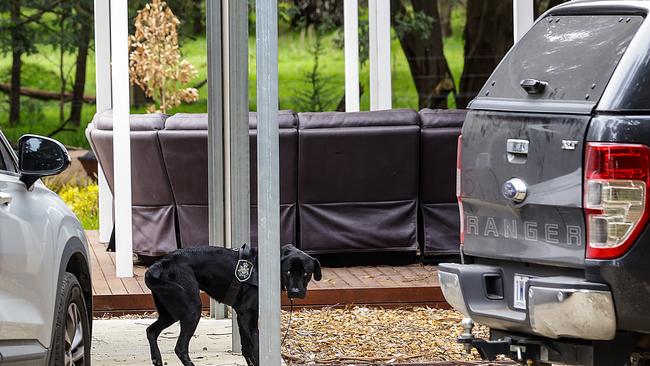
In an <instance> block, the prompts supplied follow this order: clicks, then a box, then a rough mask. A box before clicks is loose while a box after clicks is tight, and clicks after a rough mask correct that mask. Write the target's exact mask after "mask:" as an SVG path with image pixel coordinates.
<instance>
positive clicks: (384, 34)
mask: <svg viewBox="0 0 650 366" xmlns="http://www.w3.org/2000/svg"><path fill="white" fill-rule="evenodd" d="M390 1H391V0H368V28H369V29H368V37H369V45H368V46H369V48H370V50H369V56H370V60H369V61H370V110H371V111H376V110H383V109H391V108H392V82H391V70H390Z"/></svg>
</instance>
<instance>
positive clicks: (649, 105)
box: [439, 1, 650, 366]
mask: <svg viewBox="0 0 650 366" xmlns="http://www.w3.org/2000/svg"><path fill="white" fill-rule="evenodd" d="M649 12H650V2H647V1H571V2H568V3H565V4H563V5H560V6H558V7H555V8H553V9H551V10H549V11H548V12H547V13H545V14H543V15H542V16H541V17H540V18H539V19H538V20H537V21H536V23H535V24H534V25H533V27H532V28H531V29H530V30H529V31H528V32H527V34H526V35H525V36H524V37H523V38H522V39H521V40H520V41H519V42H518V43H517V44H516V45H515V46H514V47H513V48H512V49H511V50H510V51H509V52H508V54H507V55H506V56H505V57H504V59H503V60H502V62H501V63H500V64H499V66H498V67H497V68H496V70H495V71H494V72H493V74H492V75H491V77H490V78H489V80H488V81H487V83H486V84H485V86H484V87H483V89H482V90H481V91H480V94H479V95H478V96H477V97H476V98H475V99H474V100H473V101H472V103H471V104H470V107H469V108H470V112H469V113H468V115H467V118H466V120H465V124H464V126H463V130H462V136H461V137H460V139H459V147H458V173H457V174H458V179H457V195H458V202H459V205H460V208H461V218H462V220H461V223H462V224H461V253H462V264H452V263H446V264H441V265H440V266H439V276H440V284H441V287H442V290H443V293H444V295H445V297H446V299H447V301H448V302H449V304H451V305H452V306H453V307H454V308H455V309H456V310H458V311H460V312H462V313H464V314H465V315H467V317H468V319H465V320H464V321H463V326H464V327H465V332H464V333H463V334H462V335H461V336H460V338H459V341H460V342H462V343H464V344H465V345H466V347H467V349H471V348H473V347H474V348H476V349H477V350H478V351H479V353H480V354H481V355H482V356H483V357H485V358H489V359H493V358H494V357H495V356H496V355H498V354H505V355H506V356H508V357H510V358H512V359H514V360H516V361H518V362H521V363H523V364H527V365H534V364H535V365H537V364H540V365H545V364H555V363H561V364H575V365H607V366H612V365H613V366H616V365H628V364H645V362H647V360H645V358H644V357H647V355H648V354H646V352H648V351H650V229H648V218H649V216H650V194H649V193H650V192H648V189H649V185H650V147H649V146H650V20H649V19H648V15H649ZM469 318H471V319H469ZM473 321H476V322H478V323H481V324H485V325H487V326H489V327H490V328H491V335H490V339H489V340H483V339H478V338H475V337H474V336H473V335H472V325H473Z"/></svg>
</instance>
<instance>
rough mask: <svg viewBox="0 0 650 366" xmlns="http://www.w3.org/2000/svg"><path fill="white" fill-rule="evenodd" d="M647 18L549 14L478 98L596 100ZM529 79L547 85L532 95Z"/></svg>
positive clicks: (519, 44) (510, 55)
mask: <svg viewBox="0 0 650 366" xmlns="http://www.w3.org/2000/svg"><path fill="white" fill-rule="evenodd" d="M642 22H643V17H641V16H619V15H616V16H613V15H581V16H576V15H571V16H569V15H566V16H548V17H546V18H544V19H542V20H541V21H539V22H538V23H536V24H535V25H534V26H533V28H531V30H530V31H529V32H528V33H527V34H526V35H525V36H524V38H522V40H521V41H520V42H519V43H517V44H516V45H515V46H514V48H513V49H512V50H511V51H510V52H509V53H508V54H507V55H506V57H505V58H504V59H503V61H502V62H501V63H500V64H499V66H498V67H497V69H496V70H495V71H494V73H493V74H492V76H491V77H490V79H489V80H488V82H487V83H486V84H485V86H484V87H483V90H481V93H480V94H479V98H485V97H488V98H508V99H531V100H533V99H542V100H560V101H587V102H597V101H598V100H599V99H600V97H601V95H602V93H603V91H604V89H605V87H606V85H607V82H608V81H609V79H610V77H611V75H612V73H613V72H614V69H615V68H616V65H617V64H618V62H619V61H620V59H621V57H622V56H623V53H624V52H625V50H626V48H627V46H628V45H629V44H630V41H631V40H632V38H633V37H634V35H635V33H636V32H637V30H638V29H639V26H640V25H641V23H642ZM524 79H536V80H540V81H542V82H545V83H547V84H546V87H545V88H544V89H543V91H542V92H540V93H538V94H529V93H528V92H526V91H525V90H524V89H523V88H522V87H521V85H520V84H521V82H522V80H524Z"/></svg>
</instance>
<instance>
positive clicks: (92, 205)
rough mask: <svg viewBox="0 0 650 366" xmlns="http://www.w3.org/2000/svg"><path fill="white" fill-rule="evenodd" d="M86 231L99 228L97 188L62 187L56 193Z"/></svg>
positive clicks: (87, 186)
mask: <svg viewBox="0 0 650 366" xmlns="http://www.w3.org/2000/svg"><path fill="white" fill-rule="evenodd" d="M58 193H59V195H60V196H61V198H62V199H63V201H64V202H65V203H66V204H67V205H68V207H70V209H71V210H72V212H74V214H75V215H77V218H78V219H79V221H81V225H82V226H83V228H84V229H86V230H97V229H98V228H99V186H97V184H89V185H86V186H71V185H68V186H64V187H62V188H61V190H60V191H59V192H58Z"/></svg>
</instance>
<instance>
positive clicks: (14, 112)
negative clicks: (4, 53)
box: [9, 0, 26, 126]
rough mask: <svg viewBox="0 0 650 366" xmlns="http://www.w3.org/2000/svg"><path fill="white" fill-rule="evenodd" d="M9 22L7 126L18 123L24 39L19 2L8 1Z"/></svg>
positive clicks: (15, 0) (17, 0)
mask: <svg viewBox="0 0 650 366" xmlns="http://www.w3.org/2000/svg"><path fill="white" fill-rule="evenodd" d="M9 8H10V13H11V22H12V23H13V24H15V26H14V27H12V28H11V91H10V92H9V125H10V126H15V125H17V124H18V122H20V72H21V68H22V65H23V61H22V56H23V53H24V52H25V48H26V47H25V46H26V39H25V34H24V32H25V31H24V27H23V26H21V25H20V24H19V23H20V0H10V1H9Z"/></svg>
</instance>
